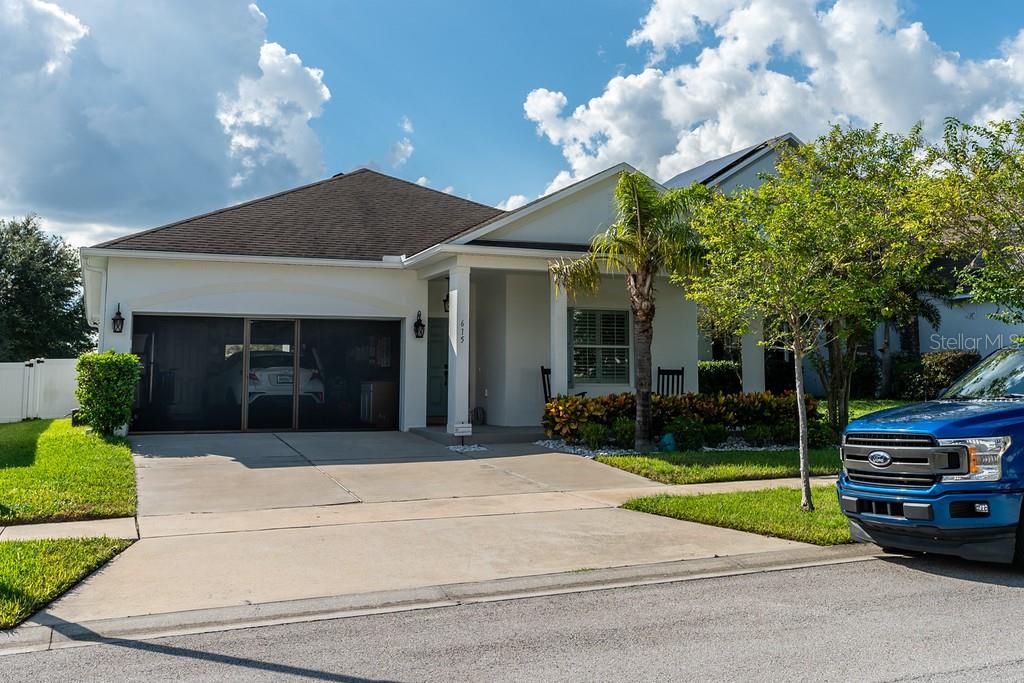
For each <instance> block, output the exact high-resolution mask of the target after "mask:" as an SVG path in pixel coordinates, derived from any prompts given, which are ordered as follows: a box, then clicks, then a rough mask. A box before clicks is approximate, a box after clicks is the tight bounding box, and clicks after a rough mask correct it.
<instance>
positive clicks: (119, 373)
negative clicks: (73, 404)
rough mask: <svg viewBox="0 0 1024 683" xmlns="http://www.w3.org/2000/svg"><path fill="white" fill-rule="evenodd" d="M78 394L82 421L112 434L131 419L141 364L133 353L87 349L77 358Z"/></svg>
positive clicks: (76, 392)
mask: <svg viewBox="0 0 1024 683" xmlns="http://www.w3.org/2000/svg"><path fill="white" fill-rule="evenodd" d="M77 372H78V386H77V388H76V389H75V397H76V398H78V403H79V404H80V405H81V408H80V411H79V412H80V413H81V417H82V419H83V421H84V422H85V423H86V424H88V425H89V426H90V427H92V428H93V429H94V430H96V431H97V432H99V433H100V434H103V435H106V436H109V435H111V434H113V433H114V432H116V431H117V430H118V429H120V428H121V427H123V426H124V425H126V424H128V423H129V422H131V419H132V406H133V405H134V403H135V385H136V384H137V383H138V381H139V375H140V374H141V372H142V365H141V364H140V363H139V358H138V356H135V355H134V354H131V353H116V352H114V351H107V352H106V353H86V354H82V355H81V356H79V358H78V365H77Z"/></svg>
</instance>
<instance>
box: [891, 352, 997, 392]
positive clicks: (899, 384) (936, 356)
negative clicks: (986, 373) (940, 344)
mask: <svg viewBox="0 0 1024 683" xmlns="http://www.w3.org/2000/svg"><path fill="white" fill-rule="evenodd" d="M979 359H980V356H979V355H978V352H977V351H930V352H928V353H922V354H921V355H920V357H918V356H912V355H901V356H899V357H898V358H897V359H896V360H895V362H894V363H893V393H894V394H895V395H896V397H897V398H900V399H903V400H906V401H928V400H930V399H933V398H936V397H937V396H938V394H939V392H940V391H942V390H943V389H945V388H946V387H948V386H949V385H950V384H952V383H953V380H955V379H956V378H957V377H959V376H960V375H962V374H964V373H965V372H967V370H968V368H970V367H971V366H972V365H974V364H975V363H977V362H978V360H979Z"/></svg>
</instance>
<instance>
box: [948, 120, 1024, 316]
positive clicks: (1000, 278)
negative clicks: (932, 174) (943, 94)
mask: <svg viewBox="0 0 1024 683" xmlns="http://www.w3.org/2000/svg"><path fill="white" fill-rule="evenodd" d="M932 152H933V155H934V158H935V160H936V162H937V164H938V168H939V170H938V173H937V174H936V183H935V185H934V186H933V189H934V193H933V195H932V206H933V207H934V211H935V213H936V214H938V215H940V216H941V218H942V219H943V221H944V226H943V227H944V234H945V236H946V238H947V239H949V240H954V239H956V240H957V241H959V242H960V244H962V245H964V247H965V248H966V249H968V250H970V251H971V252H972V253H973V254H975V255H976V256H977V257H978V258H976V259H975V261H974V262H973V263H972V264H971V265H970V266H969V267H966V268H963V269H962V270H961V271H960V272H959V279H960V282H961V285H962V287H963V289H964V290H965V291H968V292H970V293H971V295H972V298H973V300H974V301H976V302H979V303H989V304H994V305H995V306H996V312H995V313H994V314H993V315H992V317H993V318H996V319H997V320H1002V321H1003V322H1006V323H1010V324H1021V323H1024V113H1021V114H1020V115H1019V116H1018V117H1017V118H1016V119H1014V120H1012V121H994V122H990V123H988V124H985V125H973V124H968V123H963V122H961V121H958V120H956V119H953V118H951V119H947V121H946V129H945V134H944V136H943V141H942V143H941V144H940V145H937V146H936V147H935V148H934V149H933V150H932Z"/></svg>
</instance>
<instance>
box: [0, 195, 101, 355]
mask: <svg viewBox="0 0 1024 683" xmlns="http://www.w3.org/2000/svg"><path fill="white" fill-rule="evenodd" d="M92 346H93V333H92V330H91V329H90V327H89V324H88V323H87V322H86V319H85V305H84V301H83V295H82V283H81V270H80V268H79V263H78V253H77V252H76V251H75V249H74V248H73V247H71V246H70V245H68V244H66V243H65V242H64V240H63V239H61V238H60V237H57V236H54V235H48V234H47V233H45V232H43V230H42V228H41V227H40V224H39V218H38V217H37V216H35V215H29V216H25V217H24V218H21V219H11V220H0V361H21V360H27V359H29V358H39V357H46V358H69V357H74V356H77V355H78V354H80V353H82V352H83V351H87V350H89V349H91V348H92Z"/></svg>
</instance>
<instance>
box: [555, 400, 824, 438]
mask: <svg viewBox="0 0 1024 683" xmlns="http://www.w3.org/2000/svg"><path fill="white" fill-rule="evenodd" d="M806 403H807V414H808V416H809V418H810V419H811V420H816V419H818V402H817V400H815V399H814V398H812V397H810V396H808V397H806ZM651 412H652V413H653V414H652V420H653V429H654V433H655V434H662V433H664V431H665V427H666V425H668V424H669V423H670V422H672V421H673V420H676V419H678V418H684V419H688V420H693V421H695V422H700V423H702V424H715V425H723V426H725V427H729V428H733V429H745V428H747V427H751V426H755V425H765V426H768V427H771V426H774V425H778V424H780V423H795V422H796V420H797V410H796V395H795V394H793V393H791V392H786V393H783V394H772V393H769V392H763V393H750V394H714V395H709V394H681V395H678V396H660V395H658V394H654V395H653V396H652V397H651ZM635 414H636V397H635V396H634V395H633V394H629V393H626V394H609V395H607V396H594V397H592V398H588V397H585V396H557V397H555V398H553V399H552V400H551V402H550V403H548V404H547V405H546V406H545V407H544V419H543V421H542V423H543V425H544V431H545V432H547V434H548V436H549V437H552V438H555V437H557V438H562V439H565V440H566V441H570V442H578V441H579V440H580V438H581V436H582V435H581V433H580V430H581V429H582V427H583V425H585V424H587V423H588V422H591V423H596V424H601V425H605V426H606V427H611V426H612V425H613V424H614V423H615V421H616V420H617V419H618V418H621V417H625V418H627V419H629V418H633V417H634V415H635Z"/></svg>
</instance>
